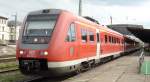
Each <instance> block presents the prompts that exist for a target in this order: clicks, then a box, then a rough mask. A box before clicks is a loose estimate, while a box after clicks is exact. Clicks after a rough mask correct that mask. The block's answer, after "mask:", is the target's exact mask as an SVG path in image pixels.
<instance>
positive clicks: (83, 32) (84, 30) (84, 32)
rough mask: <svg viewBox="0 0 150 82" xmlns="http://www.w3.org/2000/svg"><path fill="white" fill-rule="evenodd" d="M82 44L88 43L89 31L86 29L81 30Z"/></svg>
mask: <svg viewBox="0 0 150 82" xmlns="http://www.w3.org/2000/svg"><path fill="white" fill-rule="evenodd" d="M81 38H82V42H87V31H86V29H81Z"/></svg>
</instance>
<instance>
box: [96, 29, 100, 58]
mask: <svg viewBox="0 0 150 82" xmlns="http://www.w3.org/2000/svg"><path fill="white" fill-rule="evenodd" d="M99 34H100V31H99V29H96V36H97V44H96V46H97V48H96V59H99V58H100V35H99Z"/></svg>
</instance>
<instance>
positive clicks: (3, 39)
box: [0, 16, 9, 44]
mask: <svg viewBox="0 0 150 82" xmlns="http://www.w3.org/2000/svg"><path fill="white" fill-rule="evenodd" d="M7 23H8V18H7V17H3V16H0V44H6V43H7V42H8V41H9V27H8V26H7Z"/></svg>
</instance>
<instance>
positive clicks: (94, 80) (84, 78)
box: [63, 51, 150, 82]
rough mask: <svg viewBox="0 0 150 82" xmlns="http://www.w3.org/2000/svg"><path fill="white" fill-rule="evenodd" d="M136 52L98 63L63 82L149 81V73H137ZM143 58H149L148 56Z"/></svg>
mask: <svg viewBox="0 0 150 82" xmlns="http://www.w3.org/2000/svg"><path fill="white" fill-rule="evenodd" d="M138 54H140V51H138V52H135V53H132V54H130V55H132V56H130V55H128V56H124V57H121V58H118V59H116V60H113V61H111V62H108V63H106V64H103V65H100V66H98V67H96V68H94V69H92V70H89V71H87V72H85V73H81V74H79V75H76V76H74V77H71V78H69V79H67V80H65V81H63V82H150V75H144V74H140V73H139V64H138V56H137V55H138ZM145 60H150V57H149V56H146V57H145Z"/></svg>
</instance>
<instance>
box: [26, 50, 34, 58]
mask: <svg viewBox="0 0 150 82" xmlns="http://www.w3.org/2000/svg"><path fill="white" fill-rule="evenodd" d="M34 55H35V51H29V54H28V55H27V57H34Z"/></svg>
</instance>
